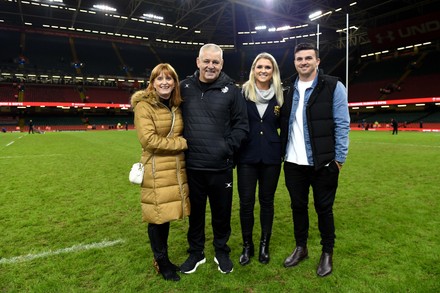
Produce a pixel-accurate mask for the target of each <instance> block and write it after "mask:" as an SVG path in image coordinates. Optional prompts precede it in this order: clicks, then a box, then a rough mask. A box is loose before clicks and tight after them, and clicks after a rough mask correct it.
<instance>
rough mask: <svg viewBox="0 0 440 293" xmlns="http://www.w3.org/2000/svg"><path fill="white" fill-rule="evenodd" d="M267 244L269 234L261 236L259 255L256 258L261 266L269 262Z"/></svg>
mask: <svg viewBox="0 0 440 293" xmlns="http://www.w3.org/2000/svg"><path fill="white" fill-rule="evenodd" d="M269 242H270V234H265V235H262V236H261V240H260V253H259V256H258V261H259V262H261V263H262V264H267V263H269V261H270V254H269Z"/></svg>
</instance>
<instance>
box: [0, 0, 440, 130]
mask: <svg viewBox="0 0 440 293" xmlns="http://www.w3.org/2000/svg"><path fill="white" fill-rule="evenodd" d="M105 3H106V4H107V5H108V6H111V7H113V8H115V9H116V11H100V10H98V9H97V8H94V7H93V5H94V4H98V1H81V0H64V1H61V2H59V1H46V0H41V1H36V0H29V1H21V0H4V1H0V43H1V44H2V45H1V49H0V50H1V56H0V110H1V111H0V128H4V129H6V130H7V131H12V130H18V129H21V130H22V131H25V130H26V129H25V128H26V124H27V121H28V120H29V119H33V120H34V121H35V124H36V125H41V126H50V127H51V128H50V129H61V128H63V129H71V130H82V129H87V127H89V128H90V127H91V126H93V128H95V127H96V126H97V125H99V126H97V127H96V128H98V129H99V128H100V127H101V129H109V128H110V127H111V128H113V126H114V125H117V123H122V124H124V123H125V122H128V123H129V124H130V127H132V125H131V124H132V119H133V118H132V113H131V112H130V111H129V110H127V109H126V108H125V106H123V107H116V106H115V107H103V106H99V107H96V108H95V107H91V108H90V109H89V107H64V108H61V107H58V108H57V107H44V108H42V107H39V106H24V107H20V106H19V105H16V104H10V105H9V104H6V102H8V103H16V102H19V103H22V102H25V103H26V102H67V103H85V104H93V103H102V104H115V105H117V104H124V105H125V104H129V98H130V95H131V93H132V92H133V91H135V90H137V89H139V88H143V87H145V85H146V81H147V80H148V76H149V72H150V70H151V69H152V68H153V67H154V66H155V65H156V64H157V63H159V62H168V63H170V64H172V65H173V66H174V67H175V68H176V70H177V72H178V74H179V76H180V77H181V78H183V77H185V76H187V75H190V74H192V73H193V72H194V70H195V69H196V66H195V58H196V55H197V53H198V49H199V48H200V46H201V45H202V44H205V43H210V42H213V43H216V44H219V45H221V46H222V47H223V49H224V59H225V66H224V71H225V72H226V73H227V74H228V75H230V76H231V77H233V78H234V79H235V80H236V82H237V83H238V84H241V83H243V82H244V81H246V80H247V79H248V74H249V72H248V71H249V67H250V65H251V62H252V60H253V59H254V57H255V56H256V55H257V54H258V53H260V52H263V51H266V52H269V53H271V54H272V55H273V56H274V57H275V58H276V59H277V61H278V63H279V65H280V69H281V73H282V77H283V78H287V77H289V76H291V75H292V74H294V67H293V63H292V60H293V48H294V46H295V45H296V44H298V43H300V42H313V43H316V42H317V39H318V36H319V49H320V57H321V60H322V61H321V66H320V67H321V69H322V70H324V72H326V73H328V74H332V75H336V76H338V77H339V78H340V79H341V81H342V82H343V83H344V84H346V83H347V81H348V90H349V102H350V103H361V104H360V106H359V107H354V106H350V113H351V115H352V122H353V125H354V127H356V125H358V124H360V123H361V122H367V123H368V122H369V123H373V122H375V121H378V122H379V123H380V124H386V123H388V122H389V121H390V119H391V118H396V119H397V120H398V121H399V122H400V123H404V126H405V127H408V128H420V121H423V122H424V128H428V127H429V126H432V127H434V128H440V126H437V125H440V114H439V113H440V110H439V109H440V98H439V96H440V95H439V93H440V83H439V82H438V81H439V80H440V70H439V68H438V64H440V43H439V40H440V24H439V19H440V8H439V6H440V5H439V4H440V1H426V0H425V1H423V0H422V1H415V0H414V1H411V0H405V1H386V0H385V1H376V0H373V1H357V2H355V1H336V0H327V1H325V0H311V1H310V0H294V1H292V0H271V1H269V0H252V1H251V0H241V1H240V0H237V1H236V0H230V1H213V0H201V1H196V0H185V1H183V0H162V1H147V0H128V1H116V0H108V1H105ZM317 10H321V11H322V13H323V16H321V17H319V18H317V19H310V18H309V15H310V14H311V13H312V12H314V11H317ZM153 14H154V15H153ZM159 17H163V18H162V19H159ZM347 22H348V24H349V30H348V31H349V38H348V44H349V49H348V50H346V44H347V34H346V26H347ZM318 24H319V26H318ZM263 25H264V26H266V28H264V29H261V30H257V29H256V27H257V26H263ZM318 33H319V34H318ZM347 52H348V53H347ZM347 55H348V63H347V62H346V61H347V57H346V56H347ZM347 64H348V65H347ZM347 68H348V72H347ZM418 98H437V100H432V101H431V102H424V103H423V105H422V104H421V103H417V102H411V103H408V104H407V105H406V106H405V107H400V105H399V104H390V105H389V106H388V107H386V108H385V107H380V106H375V107H370V106H368V107H367V106H366V105H363V104H362V102H369V101H386V100H402V101H405V100H408V99H418ZM435 101H437V102H435ZM2 102H4V103H3V104H2ZM402 103H403V102H402ZM61 126H62V127H61ZM57 127H58V128H57Z"/></svg>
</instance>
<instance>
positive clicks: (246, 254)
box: [239, 241, 254, 266]
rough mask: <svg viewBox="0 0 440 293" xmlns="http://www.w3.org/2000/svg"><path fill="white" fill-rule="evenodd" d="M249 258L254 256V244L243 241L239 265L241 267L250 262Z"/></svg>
mask: <svg viewBox="0 0 440 293" xmlns="http://www.w3.org/2000/svg"><path fill="white" fill-rule="evenodd" d="M251 256H254V244H253V243H252V241H245V242H244V243H243V251H242V253H241V255H240V260H239V262H240V264H241V265H242V266H244V265H247V264H248V263H250V262H251Z"/></svg>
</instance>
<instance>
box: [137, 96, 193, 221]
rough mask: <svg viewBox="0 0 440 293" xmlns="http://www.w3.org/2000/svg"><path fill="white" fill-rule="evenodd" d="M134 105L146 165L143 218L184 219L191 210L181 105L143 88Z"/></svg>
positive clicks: (142, 188)
mask: <svg viewBox="0 0 440 293" xmlns="http://www.w3.org/2000/svg"><path fill="white" fill-rule="evenodd" d="M131 105H132V107H133V110H134V125H135V127H136V131H137V136H138V138H139V142H140V144H141V146H142V157H141V162H142V163H143V164H144V167H145V173H144V180H143V182H142V185H141V206H142V220H143V221H145V222H148V223H153V224H162V223H166V222H169V221H172V220H177V219H182V218H184V217H186V216H188V215H189V213H190V203H189V191H188V182H187V177H186V171H185V155H184V150H186V149H187V144H186V140H185V139H184V138H183V136H182V132H183V120H182V112H181V110H180V108H178V107H172V109H171V110H170V109H169V108H168V107H166V106H165V105H164V104H162V103H161V102H160V101H159V97H158V96H157V95H156V94H155V93H154V92H151V93H149V94H147V93H146V91H143V90H142V91H138V92H136V93H134V94H133V96H132V97H131Z"/></svg>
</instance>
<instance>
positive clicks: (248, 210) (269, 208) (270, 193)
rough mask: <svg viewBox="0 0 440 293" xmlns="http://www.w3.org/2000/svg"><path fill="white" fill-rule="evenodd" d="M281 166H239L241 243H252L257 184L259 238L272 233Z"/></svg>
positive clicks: (261, 164)
mask: <svg viewBox="0 0 440 293" xmlns="http://www.w3.org/2000/svg"><path fill="white" fill-rule="evenodd" d="M280 171H281V164H278V165H267V164H263V163H258V164H239V165H238V167H237V187H238V193H239V196H240V222H241V232H242V236H243V242H251V243H252V231H253V227H254V206H255V192H256V189H257V183H258V199H259V202H260V224H261V236H263V235H265V236H269V235H270V234H271V233H272V224H273V216H274V197H275V191H276V189H277V185H278V179H279V176H280Z"/></svg>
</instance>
